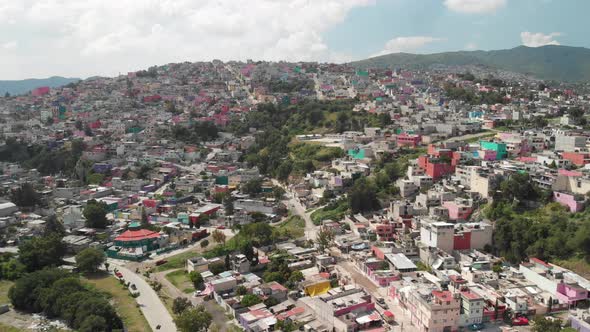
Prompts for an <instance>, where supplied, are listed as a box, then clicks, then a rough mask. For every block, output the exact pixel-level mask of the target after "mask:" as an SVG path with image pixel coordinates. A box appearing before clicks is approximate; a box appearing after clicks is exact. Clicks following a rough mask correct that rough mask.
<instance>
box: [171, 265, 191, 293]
mask: <svg viewBox="0 0 590 332" xmlns="http://www.w3.org/2000/svg"><path fill="white" fill-rule="evenodd" d="M166 279H168V281H170V283H172V284H173V285H174V286H175V287H176V288H178V289H179V290H180V291H182V292H183V293H186V294H190V293H192V292H194V291H195V288H194V287H193V283H192V282H191V281H190V280H189V278H188V273H186V272H185V271H184V269H180V270H177V271H173V272H170V273H168V274H166Z"/></svg>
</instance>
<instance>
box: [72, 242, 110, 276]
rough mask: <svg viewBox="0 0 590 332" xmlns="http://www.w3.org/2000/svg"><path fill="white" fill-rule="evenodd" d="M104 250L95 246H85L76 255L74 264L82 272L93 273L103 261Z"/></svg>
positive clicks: (104, 257)
mask: <svg viewBox="0 0 590 332" xmlns="http://www.w3.org/2000/svg"><path fill="white" fill-rule="evenodd" d="M105 260H106V256H105V254H104V252H103V251H102V250H100V249H96V248H86V249H84V250H82V251H80V252H79V253H78V254H77V255H76V266H77V267H78V269H79V270H80V272H82V273H93V272H96V271H97V270H98V268H99V267H100V266H101V265H102V264H103V263H104V262H105Z"/></svg>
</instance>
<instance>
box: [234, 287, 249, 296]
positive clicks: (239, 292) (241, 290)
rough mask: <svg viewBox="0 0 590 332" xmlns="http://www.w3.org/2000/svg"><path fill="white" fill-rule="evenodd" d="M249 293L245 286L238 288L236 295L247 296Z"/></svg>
mask: <svg viewBox="0 0 590 332" xmlns="http://www.w3.org/2000/svg"><path fill="white" fill-rule="evenodd" d="M247 293H248V289H247V288H246V287H245V286H243V285H240V286H238V287H236V295H246V294H247Z"/></svg>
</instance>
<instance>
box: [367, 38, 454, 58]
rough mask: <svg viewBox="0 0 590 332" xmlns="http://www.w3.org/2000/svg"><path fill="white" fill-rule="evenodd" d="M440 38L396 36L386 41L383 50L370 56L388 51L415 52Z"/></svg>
mask: <svg viewBox="0 0 590 332" xmlns="http://www.w3.org/2000/svg"><path fill="white" fill-rule="evenodd" d="M442 40H444V39H443V38H435V37H430V36H409V37H396V38H393V39H390V40H389V41H387V43H385V46H384V48H383V50H381V51H380V52H379V53H376V54H373V55H372V56H371V57H375V56H380V55H385V54H390V53H399V52H415V51H417V50H419V49H420V48H422V47H424V46H426V45H428V44H430V43H433V42H438V41H442Z"/></svg>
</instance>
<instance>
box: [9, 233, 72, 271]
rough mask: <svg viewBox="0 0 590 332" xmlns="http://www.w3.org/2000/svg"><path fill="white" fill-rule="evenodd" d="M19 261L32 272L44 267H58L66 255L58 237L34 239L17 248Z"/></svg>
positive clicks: (64, 247)
mask: <svg viewBox="0 0 590 332" xmlns="http://www.w3.org/2000/svg"><path fill="white" fill-rule="evenodd" d="M18 250H19V256H18V259H19V261H20V262H21V263H22V264H23V265H24V266H25V267H26V268H27V271H29V272H33V271H37V270H40V269H43V268H45V267H50V266H59V265H61V263H62V258H63V256H64V255H65V253H66V246H65V244H64V243H63V242H62V240H61V237H60V236H58V235H55V234H54V235H50V236H47V237H34V238H32V239H30V240H25V241H23V242H22V243H21V244H20V245H19V246H18Z"/></svg>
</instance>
